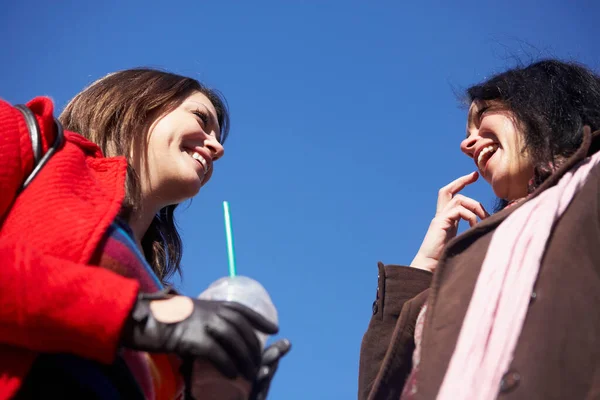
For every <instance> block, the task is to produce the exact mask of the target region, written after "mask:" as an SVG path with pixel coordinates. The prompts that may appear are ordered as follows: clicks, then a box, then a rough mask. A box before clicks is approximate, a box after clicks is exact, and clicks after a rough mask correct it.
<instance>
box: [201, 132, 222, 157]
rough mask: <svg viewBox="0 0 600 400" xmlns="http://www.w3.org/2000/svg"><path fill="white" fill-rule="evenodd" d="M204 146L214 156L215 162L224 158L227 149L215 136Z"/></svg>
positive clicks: (208, 139) (210, 137) (209, 138)
mask: <svg viewBox="0 0 600 400" xmlns="http://www.w3.org/2000/svg"><path fill="white" fill-rule="evenodd" d="M204 145H205V146H206V148H207V149H208V150H209V151H210V153H211V154H212V160H213V161H217V160H218V159H219V158H221V157H223V154H225V148H224V147H223V145H222V144H221V143H219V141H218V140H217V138H216V137H214V136H209V137H208V138H207V139H206V143H205V144H204Z"/></svg>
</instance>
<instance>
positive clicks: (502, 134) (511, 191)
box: [460, 101, 533, 201]
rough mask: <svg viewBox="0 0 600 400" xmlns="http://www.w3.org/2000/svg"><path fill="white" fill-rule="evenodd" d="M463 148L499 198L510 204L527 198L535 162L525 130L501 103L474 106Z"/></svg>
mask: <svg viewBox="0 0 600 400" xmlns="http://www.w3.org/2000/svg"><path fill="white" fill-rule="evenodd" d="M460 148H461V150H462V151H463V153H465V154H466V155H467V156H469V157H471V158H472V159H473V160H474V161H475V164H476V166H477V169H478V170H479V172H480V174H481V176H483V178H484V179H485V180H486V181H487V182H488V183H489V184H490V185H491V186H492V189H493V190H494V193H495V194H496V196H498V197H500V198H502V199H505V200H509V201H510V200H515V199H519V198H521V197H525V196H526V195H527V186H528V183H529V181H530V179H531V178H532V177H533V163H532V161H531V158H530V157H529V155H528V154H527V152H526V151H525V140H524V137H523V131H522V129H520V128H519V127H518V125H517V123H516V120H515V118H514V116H513V114H512V113H511V112H510V111H509V110H507V109H506V107H504V106H503V105H502V104H501V103H498V102H493V101H488V102H473V103H472V104H471V107H470V108H469V114H468V118H467V137H466V138H465V140H463V141H462V143H461V145H460Z"/></svg>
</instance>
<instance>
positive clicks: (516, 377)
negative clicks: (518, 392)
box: [500, 370, 521, 393]
mask: <svg viewBox="0 0 600 400" xmlns="http://www.w3.org/2000/svg"><path fill="white" fill-rule="evenodd" d="M520 381H521V374H519V373H518V372H517V371H514V370H511V371H508V372H507V373H506V374H504V376H503V377H502V380H501V381H500V393H508V392H510V391H511V390H514V389H515V388H516V387H517V386H519V382H520Z"/></svg>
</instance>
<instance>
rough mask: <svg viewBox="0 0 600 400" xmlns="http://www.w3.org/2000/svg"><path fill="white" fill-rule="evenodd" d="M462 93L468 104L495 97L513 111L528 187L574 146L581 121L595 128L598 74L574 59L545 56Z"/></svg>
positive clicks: (599, 118)
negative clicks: (530, 177) (528, 168)
mask: <svg viewBox="0 0 600 400" xmlns="http://www.w3.org/2000/svg"><path fill="white" fill-rule="evenodd" d="M466 94H467V100H468V101H469V103H471V102H474V101H475V102H477V101H483V102H487V101H498V102H500V103H502V104H503V105H504V106H506V107H507V108H508V109H509V110H510V111H511V112H512V113H513V114H514V116H515V118H516V122H517V123H518V124H519V126H520V128H521V129H522V130H523V133H524V139H525V149H526V150H527V152H528V153H529V154H530V155H531V157H532V161H533V165H534V171H535V173H534V186H533V187H537V186H539V184H541V183H542V182H543V181H544V180H545V179H547V178H548V176H550V174H552V171H554V170H555V169H556V168H557V167H558V166H560V164H561V163H562V162H563V161H564V160H566V159H567V158H568V157H569V156H571V155H572V154H573V153H574V152H575V151H576V150H577V149H578V147H579V146H580V144H581V141H582V134H583V127H584V126H585V125H589V126H590V128H591V129H592V132H593V131H595V130H598V129H600V76H598V75H597V74H595V73H594V72H593V71H591V70H590V69H589V68H587V67H585V66H583V65H580V64H577V63H574V62H563V61H559V60H554V59H547V60H541V61H537V62H534V63H532V64H530V65H527V66H524V67H517V68H513V69H509V70H508V71H506V72H502V73H500V74H498V75H495V76H493V77H492V78H490V79H488V80H487V81H485V82H483V83H480V84H477V85H474V86H471V87H470V88H468V89H467V92H466ZM525 149H523V150H525Z"/></svg>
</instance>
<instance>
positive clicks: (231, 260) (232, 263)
mask: <svg viewBox="0 0 600 400" xmlns="http://www.w3.org/2000/svg"><path fill="white" fill-rule="evenodd" d="M223 213H224V214H225V235H226V236H227V257H228V258H229V276H230V277H232V278H233V277H234V276H236V275H237V273H236V270H235V254H234V252H233V233H232V232H231V215H230V214H229V203H228V202H226V201H224V202H223Z"/></svg>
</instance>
